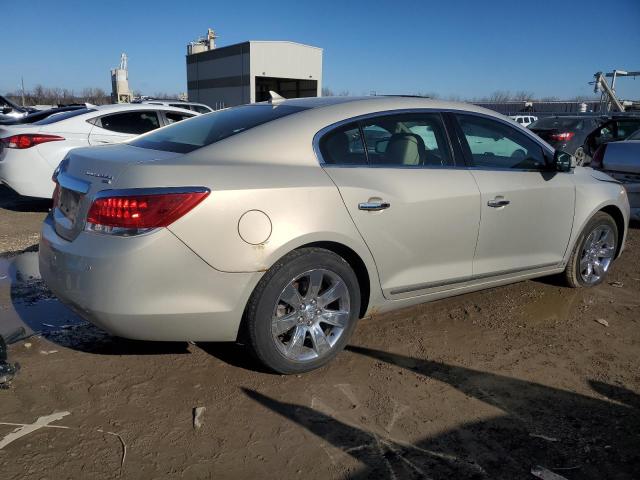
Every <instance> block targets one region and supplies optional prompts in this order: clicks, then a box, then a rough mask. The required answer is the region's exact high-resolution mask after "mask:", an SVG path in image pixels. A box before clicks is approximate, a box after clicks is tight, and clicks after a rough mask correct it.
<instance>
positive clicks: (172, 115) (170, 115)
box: [164, 112, 193, 124]
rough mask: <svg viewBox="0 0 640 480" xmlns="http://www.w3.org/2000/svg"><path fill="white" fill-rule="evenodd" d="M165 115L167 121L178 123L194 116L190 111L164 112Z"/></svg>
mask: <svg viewBox="0 0 640 480" xmlns="http://www.w3.org/2000/svg"><path fill="white" fill-rule="evenodd" d="M164 116H165V117H166V119H167V123H169V124H171V123H176V122H180V121H182V120H185V119H187V118H191V117H193V115H189V114H188V113H178V112H164Z"/></svg>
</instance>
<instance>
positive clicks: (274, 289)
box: [243, 248, 360, 374]
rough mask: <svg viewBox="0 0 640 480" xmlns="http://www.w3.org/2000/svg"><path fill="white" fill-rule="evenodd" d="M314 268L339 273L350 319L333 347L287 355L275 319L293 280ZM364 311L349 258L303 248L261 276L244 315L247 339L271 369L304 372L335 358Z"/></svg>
mask: <svg viewBox="0 0 640 480" xmlns="http://www.w3.org/2000/svg"><path fill="white" fill-rule="evenodd" d="M313 269H323V270H327V271H330V272H332V273H334V274H335V275H337V276H338V277H339V278H340V279H341V280H342V281H343V282H344V283H345V284H346V287H347V290H348V293H349V298H350V302H349V304H350V308H349V312H350V314H349V317H348V321H347V323H346V325H345V327H344V329H343V330H342V332H341V334H340V336H339V337H338V339H337V340H336V341H335V343H334V345H333V346H332V347H331V348H330V350H329V351H327V352H325V353H323V355H322V356H320V357H319V358H316V359H312V360H305V361H295V360H292V359H290V358H288V357H286V356H285V355H284V354H283V353H282V352H281V351H280V350H279V348H278V346H276V341H277V340H276V339H275V338H274V337H273V335H272V332H271V328H272V326H271V322H272V317H273V315H274V310H275V309H276V307H277V305H278V302H279V299H280V295H281V293H282V292H283V290H284V288H285V287H287V286H288V285H289V283H290V282H291V281H292V280H293V279H295V278H296V277H298V276H299V275H302V274H304V272H308V271H310V270H313ZM359 312H360V288H359V284H358V279H357V277H356V275H355V273H354V271H353V269H352V268H351V266H350V265H349V263H347V261H346V260H345V259H343V258H342V257H340V256H339V255H337V254H335V253H333V252H331V251H329V250H325V249H322V248H303V249H300V250H294V251H293V252H291V253H289V254H288V255H285V256H284V257H283V258H282V259H280V260H279V261H278V262H277V263H276V264H275V265H273V266H272V267H271V268H270V269H269V270H268V271H267V273H266V274H265V275H264V276H263V277H262V278H261V279H260V282H259V283H258V285H257V286H256V288H255V290H254V292H253V294H252V295H251V298H250V299H249V302H248V304H247V308H246V309H245V317H244V319H243V324H244V329H245V335H246V340H247V343H248V345H249V347H250V348H251V350H252V351H253V353H254V354H255V356H256V357H257V358H258V360H259V361H260V362H261V363H262V364H264V365H265V366H266V367H267V368H269V369H270V370H273V371H274V372H277V373H281V374H294V373H303V372H308V371H310V370H314V369H316V368H319V367H321V366H323V365H325V364H326V363H328V362H329V361H331V360H332V359H333V358H334V357H335V356H336V355H337V354H338V353H339V352H340V351H341V350H342V349H343V348H344V347H345V345H346V344H347V342H348V340H349V338H350V336H351V333H352V332H353V329H354V328H355V325H356V322H357V320H358V317H359Z"/></svg>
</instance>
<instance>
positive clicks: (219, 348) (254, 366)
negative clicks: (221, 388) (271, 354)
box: [198, 342, 273, 374]
mask: <svg viewBox="0 0 640 480" xmlns="http://www.w3.org/2000/svg"><path fill="white" fill-rule="evenodd" d="M198 347H200V348H201V349H202V350H203V351H204V352H206V353H208V354H209V355H211V356H213V357H215V358H217V359H218V360H220V361H222V362H224V363H227V364H229V365H232V366H234V367H236V368H242V369H243V370H250V371H252V372H259V373H268V374H273V372H272V371H271V370H268V369H267V368H265V366H264V365H262V364H261V363H260V362H259V361H258V359H257V358H256V357H255V355H253V353H252V352H251V351H250V350H249V348H248V347H247V346H245V345H243V344H241V343H234V342H198Z"/></svg>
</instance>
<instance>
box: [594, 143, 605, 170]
mask: <svg viewBox="0 0 640 480" xmlns="http://www.w3.org/2000/svg"><path fill="white" fill-rule="evenodd" d="M606 150H607V144H606V143H605V144H604V145H600V146H599V147H598V148H597V150H596V151H595V153H594V154H593V158H592V159H591V165H590V167H591V168H602V167H603V166H604V152H605V151H606Z"/></svg>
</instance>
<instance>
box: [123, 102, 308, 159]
mask: <svg viewBox="0 0 640 480" xmlns="http://www.w3.org/2000/svg"><path fill="white" fill-rule="evenodd" d="M306 109H307V107H294V106H290V105H266V104H262V105H243V106H240V107H235V108H230V109H228V110H221V111H219V112H215V113H209V114H207V115H201V116H198V117H194V118H191V119H189V120H185V121H183V122H179V123H175V124H173V125H171V126H170V127H167V128H163V129H160V130H158V131H157V132H153V133H149V134H148V135H144V136H143V137H140V138H138V139H136V140H134V141H132V142H130V145H133V146H134V147H141V148H150V149H153V150H164V151H167V152H177V153H188V152H192V151H193V150H196V149H198V148H201V147H204V146H206V145H211V144H212V143H215V142H218V141H220V140H224V139H225V138H228V137H231V136H232V135H235V134H237V133H241V132H244V131H246V130H249V129H250V128H253V127H257V126H258V125H262V124H263V123H267V122H270V121H272V120H276V119H278V118H282V117H285V116H287V115H291V114H292V113H296V112H300V111H302V110H306Z"/></svg>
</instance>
